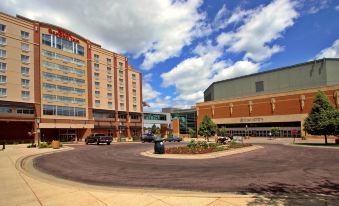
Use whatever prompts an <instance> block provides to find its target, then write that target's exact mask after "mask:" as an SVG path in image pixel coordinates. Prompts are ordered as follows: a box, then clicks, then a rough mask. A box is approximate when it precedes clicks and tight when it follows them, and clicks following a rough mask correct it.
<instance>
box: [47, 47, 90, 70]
mask: <svg viewBox="0 0 339 206" xmlns="http://www.w3.org/2000/svg"><path fill="white" fill-rule="evenodd" d="M41 55H42V56H45V57H49V58H53V59H57V60H61V61H64V62H67V63H73V64H76V65H79V66H84V65H85V62H84V61H82V60H80V59H76V58H72V57H68V56H65V55H62V54H58V53H55V52H51V51H46V50H42V52H41Z"/></svg>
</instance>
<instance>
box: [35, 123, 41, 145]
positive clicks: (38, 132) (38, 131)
mask: <svg viewBox="0 0 339 206" xmlns="http://www.w3.org/2000/svg"><path fill="white" fill-rule="evenodd" d="M36 123H37V125H38V129H37V134H38V146H40V142H41V139H40V118H39V117H37V118H36Z"/></svg>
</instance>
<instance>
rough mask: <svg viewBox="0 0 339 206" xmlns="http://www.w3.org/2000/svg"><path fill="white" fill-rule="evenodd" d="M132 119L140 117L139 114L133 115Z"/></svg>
mask: <svg viewBox="0 0 339 206" xmlns="http://www.w3.org/2000/svg"><path fill="white" fill-rule="evenodd" d="M131 119H139V115H135V114H134V115H131Z"/></svg>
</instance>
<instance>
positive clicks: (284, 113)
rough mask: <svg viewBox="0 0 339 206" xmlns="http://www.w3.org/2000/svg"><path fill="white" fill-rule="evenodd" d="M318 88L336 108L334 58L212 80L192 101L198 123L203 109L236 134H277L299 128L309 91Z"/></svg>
mask: <svg viewBox="0 0 339 206" xmlns="http://www.w3.org/2000/svg"><path fill="white" fill-rule="evenodd" d="M319 90H320V91H323V92H324V93H325V94H326V95H327V97H328V98H329V100H330V101H331V102H332V104H333V105H335V107H336V108H339V59H321V60H316V61H311V62H306V63H302V64H297V65H292V66H288V67H284V68H279V69H274V70H270V71H266V72H261V73H256V74H252V75H247V76H242V77H238V78H234V79H228V80H224V81H219V82H214V83H213V84H212V85H210V86H209V87H208V88H207V89H206V90H205V92H204V99H205V101H204V102H202V103H198V104H197V106H196V107H197V116H198V126H199V124H200V122H201V121H202V119H203V117H204V116H205V115H208V116H210V117H211V118H212V119H213V121H214V122H215V123H216V124H217V125H218V127H226V128H227V130H228V132H229V133H232V134H238V135H253V136H268V133H269V132H270V130H271V128H272V127H278V128H279V129H280V135H281V136H286V137H289V136H292V134H293V133H294V132H297V134H298V135H299V136H300V135H305V133H303V122H304V119H305V118H306V116H307V114H308V113H309V112H310V110H311V108H312V103H313V99H314V96H315V95H316V93H317V92H318V91H319Z"/></svg>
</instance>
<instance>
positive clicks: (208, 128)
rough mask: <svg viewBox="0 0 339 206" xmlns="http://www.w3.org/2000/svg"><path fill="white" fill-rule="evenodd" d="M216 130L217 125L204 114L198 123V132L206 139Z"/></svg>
mask: <svg viewBox="0 0 339 206" xmlns="http://www.w3.org/2000/svg"><path fill="white" fill-rule="evenodd" d="M216 131H217V125H216V124H215V123H214V122H213V121H212V119H211V118H210V117H209V116H207V115H205V116H204V118H203V120H202V122H201V123H200V125H199V131H198V134H199V135H200V136H204V137H205V139H206V140H207V141H209V138H210V137H211V136H214V135H215V133H216Z"/></svg>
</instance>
